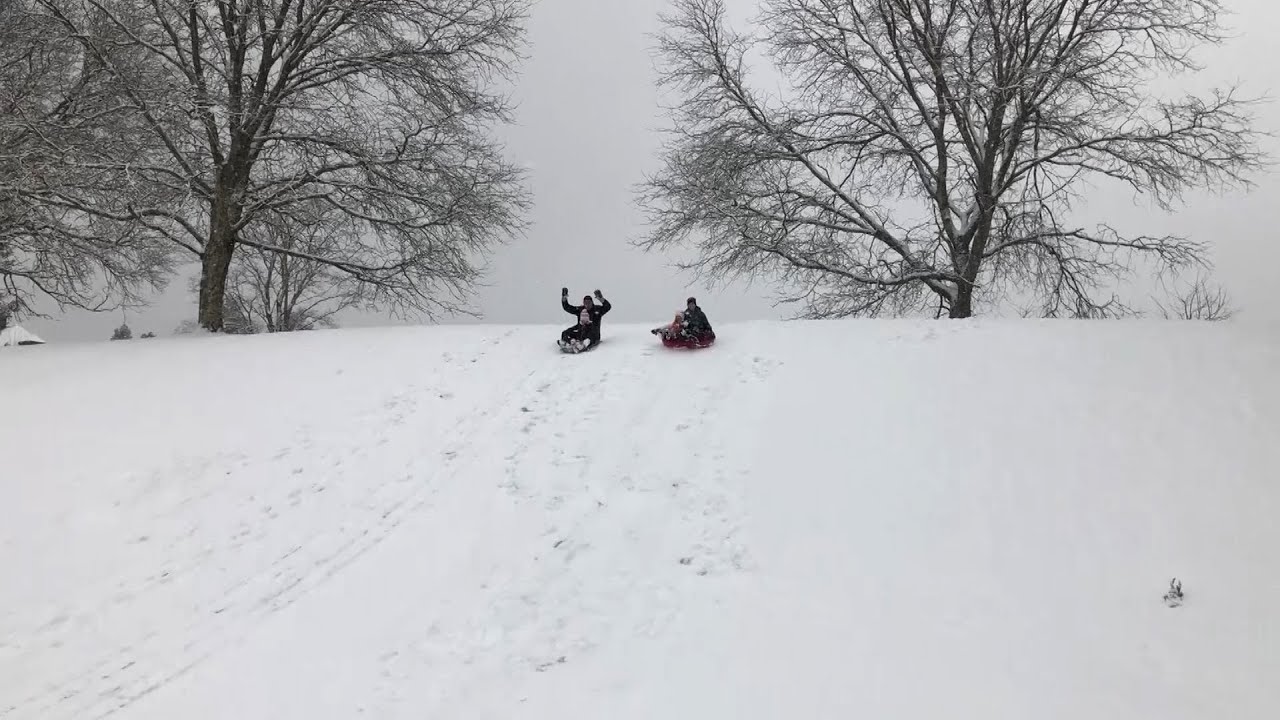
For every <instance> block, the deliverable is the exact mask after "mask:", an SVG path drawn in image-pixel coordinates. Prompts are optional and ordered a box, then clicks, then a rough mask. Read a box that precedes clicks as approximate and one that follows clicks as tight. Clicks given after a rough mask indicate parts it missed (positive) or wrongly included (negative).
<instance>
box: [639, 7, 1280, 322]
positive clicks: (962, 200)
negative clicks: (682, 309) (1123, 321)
mask: <svg viewBox="0 0 1280 720" xmlns="http://www.w3.org/2000/svg"><path fill="white" fill-rule="evenodd" d="M675 5H676V9H675V11H674V12H673V13H672V14H671V15H669V16H666V17H664V23H665V25H666V29H665V32H664V33H663V35H662V37H661V40H660V52H661V55H662V57H663V60H664V66H663V68H662V71H661V76H660V85H661V86H662V87H663V88H666V89H671V90H674V91H675V92H677V93H678V104H677V105H676V106H675V107H674V109H673V111H672V112H673V116H674V120H675V128H674V130H673V132H672V134H673V137H672V139H671V140H670V141H669V142H668V143H667V144H666V147H665V149H664V161H665V162H664V165H663V167H662V168H661V169H660V170H659V172H658V173H656V174H655V175H654V176H652V177H650V178H649V179H647V181H646V182H645V183H644V186H643V187H642V190H641V198H640V199H641V203H642V204H643V205H644V206H645V207H646V209H647V210H649V211H650V212H651V213H652V219H653V230H652V232H651V233H650V234H649V235H648V236H647V237H646V238H644V239H643V240H641V241H639V242H638V243H637V244H638V245H639V246H640V247H643V248H645V249H649V250H658V249H662V250H667V249H681V248H687V247H692V249H694V250H695V251H696V255H695V257H694V259H693V260H691V261H689V262H686V263H685V264H684V267H685V268H687V269H693V270H697V271H700V272H702V273H703V274H706V275H711V276H714V277H733V276H748V277H754V276H773V277H776V278H778V279H780V280H781V281H782V282H783V283H785V284H787V285H789V286H790V287H792V288H794V289H795V292H794V293H793V294H791V295H790V296H789V297H788V298H787V299H788V300H790V301H806V303H807V311H806V313H807V314H808V315H809V316H811V317H835V316H870V315H878V314H885V313H908V312H922V311H928V310H930V309H933V310H934V311H935V312H937V313H938V314H942V313H946V314H947V315H948V316H949V317H952V318H964V317H969V316H970V315H971V314H972V313H973V312H974V308H975V304H976V302H975V301H977V302H979V303H988V302H989V303H997V302H1000V301H1002V300H1004V299H1007V298H1010V297H1014V298H1021V299H1023V300H1029V302H1031V303H1032V306H1033V307H1035V308H1037V310H1036V312H1037V313H1038V314H1041V315H1044V316H1059V315H1070V316H1074V317H1105V316H1114V315H1121V314H1127V313H1130V312H1133V310H1132V309H1131V308H1129V307H1127V306H1125V305H1124V304H1123V303H1122V302H1120V301H1119V300H1118V298H1117V297H1116V296H1115V291H1116V286H1117V284H1118V283H1120V282H1122V281H1123V280H1124V279H1125V278H1126V277H1127V276H1131V274H1132V273H1133V272H1134V270H1135V269H1136V268H1139V267H1148V268H1150V269H1151V270H1152V271H1154V272H1157V273H1160V272H1165V271H1168V270H1177V269H1180V268H1185V267H1187V266H1190V265H1195V264H1199V263H1202V262H1203V261H1204V253H1205V246H1204V245H1203V244H1202V243H1200V242H1196V241H1193V240H1191V239H1188V238H1184V237H1177V236H1159V237H1149V236H1142V235H1138V236H1132V235H1125V234H1122V233H1120V232H1118V231H1116V230H1114V229H1112V228H1111V227H1108V226H1107V225H1097V226H1096V227H1092V228H1090V227H1088V226H1086V225H1085V224H1082V223H1080V222H1078V221H1077V220H1076V219H1074V218H1073V210H1075V208H1074V207H1073V206H1074V205H1075V203H1077V202H1078V200H1079V190H1080V185H1081V184H1082V183H1083V182H1084V181H1086V180H1104V181H1114V186H1115V187H1127V188H1130V189H1132V190H1133V191H1134V192H1136V193H1140V194H1143V195H1146V196H1147V197H1149V198H1150V199H1152V200H1153V201H1154V202H1155V203H1156V204H1158V205H1159V206H1160V207H1161V208H1163V209H1170V208H1172V206H1173V203H1174V202H1175V201H1177V200H1179V199H1180V198H1181V196H1182V194H1183V193H1184V192H1185V191H1187V190H1190V189H1195V188H1201V187H1217V186H1227V185H1234V184H1240V185H1247V184H1248V176H1249V174H1250V172H1252V171H1253V170H1256V169H1258V168H1259V167H1260V166H1261V164H1262V162H1263V160H1264V158H1263V156H1262V155H1261V153H1260V152H1259V151H1258V150H1257V144H1256V142H1257V139H1258V135H1257V133H1256V132H1255V131H1254V130H1253V129H1252V128H1251V122H1252V120H1251V117H1250V116H1249V114H1248V112H1247V111H1248V109H1249V104H1250V102H1249V101H1248V100H1242V99H1240V98H1238V97H1237V95H1236V94H1235V90H1230V91H1220V92H1214V93H1212V94H1211V95H1210V96H1208V97H1195V96H1185V97H1176V98H1160V97H1158V96H1156V95H1155V94H1154V93H1153V92H1152V91H1150V90H1149V89H1148V87H1149V85H1150V81H1152V80H1153V79H1155V78H1156V77H1157V76H1158V73H1162V72H1176V71H1190V70H1194V69H1195V66H1194V64H1193V62H1192V60H1191V59H1189V55H1188V52H1189V51H1190V50H1191V49H1192V48H1193V47H1194V46H1196V45H1198V44H1204V43H1216V42H1219V41H1220V40H1221V31H1220V29H1219V15H1220V13H1221V8H1220V7H1219V3H1218V2H1217V1H1216V0H767V2H766V4H765V6H764V10H763V12H762V14H761V15H760V17H759V20H758V27H759V28H760V29H761V31H760V33H759V34H758V35H745V34H739V33H737V32H734V31H733V30H731V29H730V28H729V27H728V23H727V21H726V19H725V7H724V3H723V1H722V0H675ZM757 49H758V50H760V51H761V53H762V56H763V57H765V58H768V59H771V60H772V61H773V62H774V63H775V65H776V68H777V70H778V71H779V72H780V73H781V75H782V76H783V78H784V80H783V85H782V86H783V87H784V88H785V89H784V90H783V91H782V92H781V95H780V96H778V97H771V96H769V95H767V94H766V93H765V92H764V91H763V87H762V85H761V84H753V83H752V82H751V81H750V78H749V77H748V72H747V69H746V61H747V57H748V53H749V52H751V51H753V50H757Z"/></svg>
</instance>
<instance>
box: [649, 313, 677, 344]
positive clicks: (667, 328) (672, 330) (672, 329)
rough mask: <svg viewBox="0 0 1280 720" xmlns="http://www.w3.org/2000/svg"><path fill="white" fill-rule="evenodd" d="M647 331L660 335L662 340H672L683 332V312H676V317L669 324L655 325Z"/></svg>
mask: <svg viewBox="0 0 1280 720" xmlns="http://www.w3.org/2000/svg"><path fill="white" fill-rule="evenodd" d="M649 332H651V333H653V334H654V335H657V336H659V337H661V338H662V339H664V340H673V339H675V338H678V337H680V336H681V335H682V334H684V313H676V317H675V319H674V320H672V321H671V324H670V325H663V326H662V327H656V328H654V329H652V330H650V331H649Z"/></svg>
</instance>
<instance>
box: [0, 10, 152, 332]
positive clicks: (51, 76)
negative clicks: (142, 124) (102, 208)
mask: <svg viewBox="0 0 1280 720" xmlns="http://www.w3.org/2000/svg"><path fill="white" fill-rule="evenodd" d="M79 20H80V24H81V25H82V26H83V27H84V29H85V36H84V38H82V39H80V40H73V39H71V38H66V37H61V36H60V33H59V32H58V26H57V25H56V24H55V23H54V22H53V21H52V20H51V18H49V17H47V16H42V15H40V14H38V13H35V12H33V11H32V3H31V2H29V0H0V289H2V290H3V291H5V292H7V293H9V294H11V295H12V296H13V297H14V298H16V300H17V301H18V303H19V304H20V305H21V306H22V307H23V308H25V309H26V310H28V311H30V310H31V308H32V302H33V299H34V297H36V296H43V297H45V298H48V299H51V300H53V301H55V302H56V303H57V304H58V305H59V307H66V306H74V307H80V308H84V309H88V310H99V311H100V310H108V309H114V308H117V307H120V306H122V305H133V304H138V303H140V302H142V300H143V298H144V297H145V295H146V294H147V293H148V292H150V291H153V290H158V289H161V288H163V287H164V285H165V283H166V281H167V278H168V276H169V274H170V273H171V271H172V267H173V253H172V252H171V250H170V247H169V246H168V245H167V244H162V243H160V242H159V239H158V238H156V237H155V236H154V234H152V233H149V232H148V231H147V229H146V228H144V227H141V226H138V225H137V224H136V223H132V222H121V221H117V220H113V219H111V218H109V217H104V216H102V215H98V214H94V213H90V212H85V211H84V210H83V209H77V208H75V207H72V206H69V205H67V204H65V203H58V202H53V203H46V202H40V201H39V198H40V197H41V196H47V195H50V194H56V193H58V192H60V191H61V189H62V188H65V187H66V186H67V184H78V183H82V182H86V181H88V182H94V183H98V184H100V185H101V186H104V187H114V188H116V189H117V192H119V189H122V188H126V187H127V186H128V185H129V183H128V181H127V178H126V177H125V176H126V173H125V172H123V171H122V168H116V169H115V170H114V171H112V170H104V169H102V168H94V167H93V165H94V163H93V158H94V157H95V156H97V155H98V154H99V153H101V152H103V151H104V149H109V150H110V151H111V152H113V153H114V154H116V155H119V156H131V157H133V158H134V159H135V160H137V159H141V158H142V157H143V155H142V154H141V153H139V152H138V151H137V149H136V146H134V145H132V143H133V141H135V140H136V139H137V130H138V127H137V124H136V123H135V122H133V121H132V119H131V115H132V113H131V112H128V111H127V110H122V109H121V108H120V100H121V98H122V96H123V88H122V86H121V85H120V83H119V82H118V80H117V79H116V78H115V77H113V75H112V74H111V73H109V72H106V70H105V68H104V66H103V64H102V63H101V62H99V61H97V60H96V59H95V58H94V57H91V56H89V54H88V53H87V52H86V51H85V47H86V45H92V46H94V47H97V48H99V52H100V53H101V54H102V55H103V56H104V57H107V58H110V59H111V61H112V62H115V63H118V64H120V65H130V64H132V63H134V62H136V59H137V58H136V57H131V56H130V53H129V52H127V51H126V50H123V49H121V48H120V47H119V46H118V44H116V42H115V41H116V40H117V39H118V38H117V36H116V33H115V32H114V31H113V29H112V28H110V27H106V26H103V25H101V24H100V23H97V22H95V20H94V17H92V16H88V17H79ZM80 200H81V202H82V203H84V204H87V205H91V204H93V203H95V202H96V201H97V200H98V198H97V197H95V196H94V195H93V194H92V193H89V194H84V195H82V196H81V197H80Z"/></svg>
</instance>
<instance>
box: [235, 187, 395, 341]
mask: <svg viewBox="0 0 1280 720" xmlns="http://www.w3.org/2000/svg"><path fill="white" fill-rule="evenodd" d="M288 210H289V212H287V213H278V214H273V215H271V216H269V217H267V218H265V219H264V220H263V221H262V222H259V223H255V224H253V225H251V226H249V227H246V228H245V233H246V234H247V235H248V236H249V237H250V238H251V239H254V240H257V241H259V244H260V245H262V246H263V247H280V248H283V249H285V250H292V251H295V252H297V253H299V254H298V255H290V254H287V253H283V252H274V251H271V250H265V249H261V248H259V247H251V248H246V249H245V250H244V251H242V252H240V253H239V254H238V255H237V256H236V259H235V261H234V262H233V263H232V265H231V273H230V275H229V277H228V283H227V301H228V303H230V304H234V305H236V306H237V308H238V312H239V313H240V314H241V315H243V316H244V317H246V318H252V320H253V322H254V323H255V324H256V325H259V326H261V327H262V328H263V329H264V330H265V331H266V332H269V333H271V332H293V331H296V330H312V329H315V328H319V327H335V326H336V324H335V323H334V321H333V317H334V316H335V315H336V314H338V313H339V312H341V311H343V310H345V309H347V308H350V307H354V306H357V305H361V304H367V305H375V304H376V301H377V299H378V294H379V293H381V292H384V288H382V287H381V286H379V285H376V284H371V283H363V282H359V281H358V280H357V279H355V278H353V277H352V276H350V275H348V274H346V273H343V272H340V271H338V270H337V269H335V268H333V267H332V266H331V265H328V264H326V263H323V262H318V261H316V260H311V259H309V258H311V257H324V256H327V255H329V254H331V253H332V252H333V251H334V249H335V248H337V247H340V246H341V245H342V244H344V243H350V242H352V241H353V239H352V238H351V237H350V236H351V235H352V234H354V233H358V232H360V224H359V223H353V222H350V221H349V220H348V218H347V217H346V216H345V215H344V214H343V213H339V212H336V211H334V210H333V208H332V207H330V206H328V205H327V204H325V203H320V202H311V203H299V204H298V205H297V206H295V207H292V208H289V209H288Z"/></svg>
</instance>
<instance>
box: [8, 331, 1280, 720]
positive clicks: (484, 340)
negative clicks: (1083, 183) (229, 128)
mask: <svg viewBox="0 0 1280 720" xmlns="http://www.w3.org/2000/svg"><path fill="white" fill-rule="evenodd" d="M717 331H718V332H719V333H720V335H721V339H720V342H719V344H718V345H717V346H716V347H715V348H712V349H709V350H705V351H696V352H678V351H668V350H664V349H663V348H661V347H660V346H659V345H658V343H657V341H656V339H655V338H653V337H652V336H650V335H648V334H647V333H646V332H645V328H643V327H638V326H626V325H608V324H607V325H606V341H605V344H603V345H602V346H601V347H600V348H599V350H597V351H595V352H592V353H588V354H585V355H581V356H564V355H561V354H560V353H559V352H557V351H556V348H555V347H554V344H553V342H552V340H553V338H554V336H555V334H556V329H554V328H537V327H520V328H511V327H492V326H481V327H438V328H417V329H377V330H345V331H335V332H317V333H307V334H296V335H291V336H273V337H252V338H246V337H203V338H181V339H155V340H134V341H130V342H119V343H105V342H104V343H93V344H85V345H63V346H59V345H47V346H41V347H30V348H16V349H5V350H3V351H0V573H3V578H4V580H3V583H2V584H0V717H2V718H4V719H5V720H28V719H32V720H35V719H39V720H64V719H65V720H71V719H74V720H91V719H94V718H103V717H109V716H110V717H114V718H124V719H128V720H141V719H143V718H146V719H155V720H174V719H176V718H181V719H182V720H211V719H215V718H216V719H218V720H222V719H228V720H229V719H232V718H234V719H235V720H258V719H261V720H268V719H270V720H285V719H294V718H296V719H297V720H330V719H333V720H337V719H343V720H345V719H348V718H360V717H367V718H378V719H379V720H382V719H393V718H394V719H399V718H431V719H432V720H452V719H457V720H482V719H490V718H491V719H494V720H498V719H501V720H509V719H512V718H539V719H541V718H548V719H550V718H554V719H556V720H566V719H569V718H584V719H585V718H591V719H595V718H610V719H611V720H613V719H630V718H697V719H698V720H710V719H715V718H724V719H730V718H732V719H733V720H764V719H766V718H767V719H769V720H773V719H775V718H805V719H809V718H877V719H879V718H885V719H889V718H904V719H910V720H914V719H917V718H918V719H921V720H936V719H937V718H949V719H951V720H968V719H973V720H1003V719H1006V718H1007V719H1009V720H1015V719H1016V720H1026V719H1027V718H1036V719H1037V720H1049V719H1057V718H1063V719H1067V718H1070V719H1071V720H1082V719H1085V718H1087V719H1088V720H1102V719H1104V718H1125V719H1138V718H1142V719H1146V718H1161V720H1174V719H1182V718H1197V719H1199V718H1204V719H1210V718H1212V719H1214V720H1218V719H1221V718H1231V719H1232V720H1246V719H1252V718H1259V719H1261V718H1274V717H1275V716H1276V715H1275V714H1276V711H1277V708H1278V707H1280V683H1277V682H1276V681H1275V679H1276V678H1277V677H1280V613H1278V611H1277V607H1278V605H1277V600H1278V598H1280V570H1278V569H1280V521H1277V520H1276V518H1277V517H1280V482H1278V478H1277V474H1276V468H1277V467H1280V442H1277V440H1278V439H1280V381H1277V379H1276V373H1277V369H1278V368H1280V344H1277V343H1275V342H1270V341H1266V340H1262V339H1257V338H1253V337H1251V336H1250V335H1249V334H1248V333H1247V332H1245V331H1243V330H1241V329H1239V328H1235V327H1233V326H1230V325H1223V324H1194V323H1177V324H1175V323H1165V322H1144V323H1128V322H1126V323H1120V322H1094V323H1083V322H1039V323H1037V322H992V323H976V322H965V323H955V322H945V321H944V322H906V321H903V322H828V323H792V324H786V325H783V324H771V323H762V324H748V325H739V326H729V325H726V326H723V327H719V328H717ZM1175 575H1176V576H1177V577H1179V578H1180V579H1182V581H1183V589H1184V591H1185V593H1186V600H1185V604H1184V605H1183V606H1182V607H1179V608H1174V609H1171V608H1168V607H1166V606H1165V605H1164V604H1163V603H1162V601H1161V595H1162V594H1163V593H1164V592H1165V590H1166V589H1167V585H1168V582H1169V580H1170V578H1171V577H1173V576H1175Z"/></svg>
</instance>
